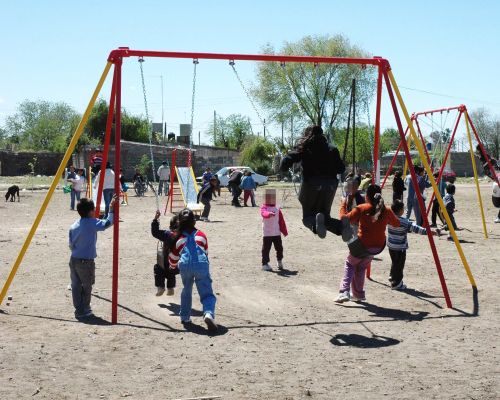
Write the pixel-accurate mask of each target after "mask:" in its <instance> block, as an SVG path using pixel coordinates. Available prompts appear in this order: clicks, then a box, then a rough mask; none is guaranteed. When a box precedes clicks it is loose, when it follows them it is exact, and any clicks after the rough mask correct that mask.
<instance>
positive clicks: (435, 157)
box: [382, 104, 499, 239]
mask: <svg viewBox="0 0 500 400" xmlns="http://www.w3.org/2000/svg"><path fill="white" fill-rule="evenodd" d="M450 112H457V116H456V118H455V122H454V123H453V130H449V132H450V136H449V137H447V138H443V132H445V131H444V127H445V126H446V121H447V119H448V115H449V114H450ZM443 113H445V120H444V123H443ZM434 114H440V116H441V124H440V128H439V131H437V132H438V134H439V137H438V146H437V151H436V150H434V151H433V154H432V158H431V156H430V155H429V152H428V151H427V145H426V142H425V139H424V135H423V134H422V128H421V125H420V122H424V121H425V120H422V118H429V117H428V116H430V118H431V121H430V124H429V123H428V122H424V123H425V124H427V125H428V126H429V127H430V128H431V133H435V132H436V130H435V126H434V118H433V116H434ZM461 120H463V121H464V125H465V132H466V136H467V142H468V145H469V153H470V157H471V163H472V171H473V174H474V182H475V186H476V194H477V201H478V205H479V209H480V212H481V221H482V226H483V234H484V237H485V239H488V231H487V229H486V220H485V216H484V207H483V200H482V198H481V189H480V187H479V176H478V171H477V167H476V158H475V154H474V146H473V139H472V135H471V131H472V133H473V134H474V139H475V141H476V142H477V144H478V149H479V150H480V153H481V155H482V156H483V157H484V159H486V162H487V168H488V169H489V171H490V174H491V175H490V177H491V179H493V180H494V181H496V183H497V184H498V183H499V180H498V176H497V172H496V171H495V168H494V166H493V164H492V163H491V161H490V158H489V157H488V154H487V153H486V150H485V148H484V145H483V143H482V142H481V139H480V138H479V135H478V134H477V131H476V127H475V126H474V123H473V122H472V119H471V117H470V115H469V112H468V111H467V107H466V106H465V105H464V104H461V105H459V106H455V107H448V108H440V109H435V110H429V111H420V112H417V113H413V114H412V116H411V121H412V124H414V125H415V127H416V129H417V132H418V135H419V138H420V141H421V144H422V147H423V148H424V149H425V157H426V160H427V163H428V164H429V165H431V168H432V170H433V172H435V171H438V176H437V179H436V182H437V183H438V184H439V182H440V181H441V180H442V179H444V178H443V174H444V172H445V168H446V165H447V162H448V158H449V155H450V151H451V149H452V148H453V146H454V144H455V140H456V139H455V136H456V133H457V130H458V127H459V124H460V121H461ZM408 129H409V128H408V127H407V128H406V132H407V131H408ZM410 140H411V137H408V140H407V142H408V147H410ZM401 145H402V141H400V143H399V146H398V148H397V150H396V153H395V154H394V157H393V158H392V160H391V163H390V165H389V168H388V169H387V172H386V174H385V177H384V181H383V183H382V188H383V187H384V185H385V183H386V181H387V178H388V177H389V175H390V174H391V172H392V168H393V166H394V163H395V162H396V159H397V156H398V153H399V151H400V149H401ZM443 151H444V153H443ZM440 160H441V161H440ZM439 163H440V164H441V165H440V166H438V164H439ZM406 169H407V164H406V163H405V171H404V173H403V174H404V175H406ZM416 191H418V190H416ZM434 196H435V193H432V195H431V198H430V201H429V204H428V206H427V209H426V210H425V209H424V210H425V212H423V213H422V214H425V215H426V216H428V215H429V212H430V210H431V208H432V201H433V199H434ZM441 210H442V209H441ZM448 226H449V225H448Z"/></svg>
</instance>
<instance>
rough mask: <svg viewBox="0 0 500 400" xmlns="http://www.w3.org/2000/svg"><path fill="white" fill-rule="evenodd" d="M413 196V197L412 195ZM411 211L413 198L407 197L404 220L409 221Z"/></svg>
mask: <svg viewBox="0 0 500 400" xmlns="http://www.w3.org/2000/svg"><path fill="white" fill-rule="evenodd" d="M413 196H415V195H413ZM412 209H413V197H411V196H410V195H408V198H407V199H406V218H407V219H410V217H411V211H412Z"/></svg>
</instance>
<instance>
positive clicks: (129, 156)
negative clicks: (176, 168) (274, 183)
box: [73, 141, 240, 179]
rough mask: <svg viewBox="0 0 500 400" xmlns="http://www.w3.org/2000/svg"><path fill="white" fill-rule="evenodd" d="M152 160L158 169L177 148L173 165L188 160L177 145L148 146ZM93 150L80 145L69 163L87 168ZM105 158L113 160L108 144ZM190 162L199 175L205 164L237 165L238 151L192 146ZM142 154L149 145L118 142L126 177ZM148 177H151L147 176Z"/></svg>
mask: <svg viewBox="0 0 500 400" xmlns="http://www.w3.org/2000/svg"><path fill="white" fill-rule="evenodd" d="M151 147H152V150H153V156H154V160H155V168H156V169H158V167H159V166H160V164H161V163H162V161H168V163H169V164H170V163H171V161H172V152H173V150H174V149H175V148H177V149H178V151H177V165H180V166H184V165H187V162H188V151H187V150H188V148H186V147H180V146H159V145H153V146H151ZM92 153H93V149H92V148H91V147H90V146H83V147H82V148H80V150H79V151H78V152H77V153H75V154H73V164H74V165H75V166H76V167H78V168H85V167H88V165H89V163H90V157H91V154H92ZM109 153H110V154H109V161H110V162H111V163H112V164H113V163H114V161H115V148H114V146H110V150H109ZM192 154H193V155H192V165H193V169H194V172H195V174H196V175H197V176H198V175H201V174H202V173H203V170H204V169H205V168H206V167H210V168H212V169H213V170H218V169H220V168H222V167H224V166H228V165H235V164H238V161H239V158H240V154H239V152H238V151H235V150H228V149H221V148H217V147H210V146H193V148H192ZM143 155H147V156H148V157H149V158H150V146H149V144H145V143H136V142H128V141H122V142H121V166H122V169H123V174H124V176H125V178H126V179H130V178H131V177H132V176H133V175H134V170H135V167H136V166H137V165H139V164H140V162H141V158H142V156H143ZM150 178H152V177H151V176H150Z"/></svg>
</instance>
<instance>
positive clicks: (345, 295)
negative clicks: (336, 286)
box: [335, 290, 351, 303]
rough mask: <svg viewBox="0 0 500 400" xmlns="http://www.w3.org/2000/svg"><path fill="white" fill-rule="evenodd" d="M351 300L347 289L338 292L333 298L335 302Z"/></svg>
mask: <svg viewBox="0 0 500 400" xmlns="http://www.w3.org/2000/svg"><path fill="white" fill-rule="evenodd" d="M349 300H351V296H350V295H349V291H348V290H346V291H345V292H340V294H339V297H337V298H336V299H335V303H345V302H346V301H349Z"/></svg>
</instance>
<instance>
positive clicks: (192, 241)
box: [179, 229, 208, 268]
mask: <svg viewBox="0 0 500 400" xmlns="http://www.w3.org/2000/svg"><path fill="white" fill-rule="evenodd" d="M197 232H198V231H197V230H196V229H195V230H194V231H193V232H191V233H190V234H188V233H186V232H183V233H182V234H183V235H184V236H185V238H186V242H185V244H184V247H183V248H182V250H181V253H180V254H179V267H180V268H181V267H182V266H190V267H192V266H195V265H200V264H206V265H208V256H207V254H206V253H205V252H204V251H203V249H202V248H200V246H198V245H197V244H196V233H197Z"/></svg>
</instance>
